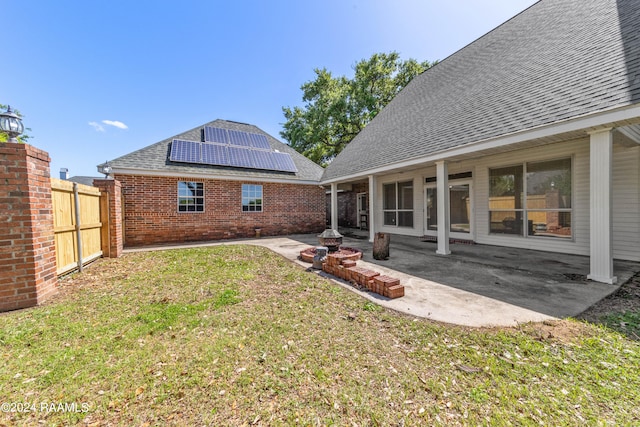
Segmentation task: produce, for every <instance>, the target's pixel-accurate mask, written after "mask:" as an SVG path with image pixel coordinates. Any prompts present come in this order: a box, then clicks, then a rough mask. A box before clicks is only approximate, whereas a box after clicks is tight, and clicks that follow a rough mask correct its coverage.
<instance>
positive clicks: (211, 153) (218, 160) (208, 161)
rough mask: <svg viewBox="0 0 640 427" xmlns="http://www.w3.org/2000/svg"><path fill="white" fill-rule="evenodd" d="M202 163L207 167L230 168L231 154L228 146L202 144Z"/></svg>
mask: <svg viewBox="0 0 640 427" xmlns="http://www.w3.org/2000/svg"><path fill="white" fill-rule="evenodd" d="M201 145H202V163H204V164H205V165H218V166H229V153H228V151H227V146H226V145H221V144H207V143H206V142H203V143H202V144H201Z"/></svg>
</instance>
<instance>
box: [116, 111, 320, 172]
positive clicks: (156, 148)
mask: <svg viewBox="0 0 640 427" xmlns="http://www.w3.org/2000/svg"><path fill="white" fill-rule="evenodd" d="M205 126H214V127H219V128H225V129H232V130H238V131H243V132H250V133H258V134H262V135H265V136H266V137H267V140H268V141H269V145H271V148H272V149H275V150H278V151H280V152H282V153H289V154H290V155H291V158H292V159H293V162H294V163H295V165H296V168H297V169H298V172H296V173H289V172H278V171H268V170H256V169H244V168H234V167H225V166H212V165H201V164H188V163H179V162H172V161H169V147H170V144H171V141H172V140H173V139H186V140H189V141H200V140H201V130H202V129H203V128H204V127H205ZM109 163H110V165H111V167H112V168H113V169H114V172H116V173H119V172H118V169H137V170H145V171H148V172H163V173H175V174H205V175H206V174H210V175H215V176H228V177H243V178H251V179H256V180H259V179H278V180H290V181H293V182H295V181H319V180H320V177H321V176H322V172H323V168H322V167H320V166H318V165H317V164H316V163H314V162H312V161H311V160H309V159H307V158H306V157H304V156H303V155H302V154H300V153H298V152H297V151H295V150H294V149H293V148H291V147H289V146H288V145H286V144H284V143H282V142H280V141H278V140H277V139H275V138H273V137H272V136H271V135H269V134H268V133H266V132H264V131H263V130H261V129H260V128H258V127H256V126H253V125H250V124H246V123H238V122H232V121H227V120H214V121H212V122H209V123H205V124H203V125H201V126H198V127H195V128H193V129H191V130H188V131H186V132H183V133H180V134H178V135H175V136H172V137H170V138H167V139H164V140H162V141H160V142H157V143H155V144H152V145H149V146H147V147H144V148H142V149H140V150H137V151H134V152H132V153H129V154H126V155H124V156H122V157H118V158H117V159H114V160H111V161H110V162H109Z"/></svg>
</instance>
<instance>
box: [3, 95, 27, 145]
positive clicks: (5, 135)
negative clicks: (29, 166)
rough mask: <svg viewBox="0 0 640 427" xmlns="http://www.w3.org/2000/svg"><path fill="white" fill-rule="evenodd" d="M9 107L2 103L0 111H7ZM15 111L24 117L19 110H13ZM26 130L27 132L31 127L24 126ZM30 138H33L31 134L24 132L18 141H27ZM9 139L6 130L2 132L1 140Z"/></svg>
mask: <svg viewBox="0 0 640 427" xmlns="http://www.w3.org/2000/svg"><path fill="white" fill-rule="evenodd" d="M7 107H8V105H4V104H0V112H4V111H7ZM13 112H14V113H16V114H17V115H18V117H20V118H22V114H20V112H19V111H18V110H13ZM24 130H25V132H26V131H30V130H31V128H24ZM29 138H31V136H30V135H28V134H27V133H23V134H22V135H20V136H19V137H18V142H22V143H25V142H27V140H28V139H29ZM7 139H8V137H7V134H6V133H4V132H0V142H7Z"/></svg>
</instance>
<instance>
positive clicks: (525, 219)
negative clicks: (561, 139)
mask: <svg viewBox="0 0 640 427" xmlns="http://www.w3.org/2000/svg"><path fill="white" fill-rule="evenodd" d="M562 160H569V162H570V171H569V173H570V175H571V177H570V179H571V195H570V200H571V202H570V203H571V204H570V206H571V207H570V208H528V207H527V205H528V203H527V198H528V197H529V195H528V191H527V188H528V185H527V184H528V183H527V180H528V177H527V166H528V165H530V164H538V163H550V162H555V161H562ZM520 165H522V208H520V209H491V208H489V211H488V215H487V217H488V220H489V234H490V235H493V236H504V237H515V238H522V237H524V238H527V239H549V240H560V241H574V240H575V228H574V224H575V212H574V210H575V209H574V207H575V191H574V188H575V176H574V174H575V161H574V158H573V156H569V157H555V158H551V159H541V160H528V161H525V162H522V163H513V164H511V165H503V166H495V167H490V168H489V173H488V176H489V180H491V170H492V169H504V168H508V167H514V166H520ZM490 194H491V182H489V197H491V196H490ZM514 211H515V212H522V225H521V229H522V232H521V233H519V234H511V233H495V232H491V223H490V222H491V213H492V212H514ZM529 212H559V213H560V212H568V213H569V214H570V216H571V235H570V236H569V237H559V236H544V235H537V236H536V235H529V232H528V230H529V227H528V219H529ZM534 226H535V225H534Z"/></svg>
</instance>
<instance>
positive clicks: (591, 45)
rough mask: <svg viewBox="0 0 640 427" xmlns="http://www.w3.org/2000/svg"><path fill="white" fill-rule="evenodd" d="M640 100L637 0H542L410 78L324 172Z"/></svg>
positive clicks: (332, 174) (351, 170) (363, 167)
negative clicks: (409, 81)
mask: <svg viewBox="0 0 640 427" xmlns="http://www.w3.org/2000/svg"><path fill="white" fill-rule="evenodd" d="M639 101H640V1H639V0H541V1H539V2H538V3H536V4H534V5H533V6H531V7H530V8H528V9H526V10H525V11H523V12H521V13H520V14H518V15H516V16H515V17H514V18H512V19H511V20H509V21H507V22H506V23H504V24H502V25H501V26H499V27H497V28H496V29H494V30H493V31H491V32H489V33H487V34H486V35H484V36H483V37H481V38H479V39H478V40H476V41H474V42H473V43H471V44H469V45H468V46H466V47H465V48H463V49H461V50H460V51H458V52H456V53H455V54H453V55H451V56H450V57H448V58H446V59H445V60H443V61H441V62H440V63H438V64H437V65H435V66H434V67H432V68H431V69H429V70H427V71H425V72H424V73H422V74H420V75H419V76H417V77H416V78H414V79H413V81H412V82H411V83H409V84H408V85H407V86H406V87H405V88H404V89H403V90H402V91H401V92H400V93H399V94H398V95H397V96H396V97H395V99H394V100H393V101H392V102H390V103H389V104H388V105H387V107H386V108H385V109H383V110H382V111H381V112H380V113H379V114H378V116H377V117H376V118H375V119H374V120H372V121H371V123H369V125H367V126H366V127H365V129H364V130H363V131H361V132H360V134H358V135H357V136H356V137H355V138H354V139H353V141H352V142H351V143H349V145H347V147H346V148H345V149H344V151H343V152H342V153H341V154H340V155H338V156H337V157H336V158H335V159H334V161H333V162H332V163H331V164H330V165H329V166H328V168H327V169H326V170H325V173H324V176H323V180H331V179H337V178H340V177H343V176H348V175H352V174H358V173H363V174H364V173H365V172H366V171H367V170H371V169H374V168H378V167H383V166H385V165H388V164H392V163H396V162H401V161H405V160H409V159H414V158H420V157H423V156H428V155H432V154H435V153H438V152H440V151H443V150H447V149H450V148H454V147H458V146H463V145H466V144H470V143H474V142H478V141H482V140H485V139H488V138H494V137H499V136H501V135H506V134H510V133H513V132H516V131H522V130H526V129H529V128H533V127H537V126H541V125H546V124H552V123H556V122H558V121H562V120H566V119H569V118H572V117H577V116H582V115H586V114H589V113H594V112H598V111H603V110H607V109H611V108H614V107H621V106H626V105H631V104H636V103H638V102H639Z"/></svg>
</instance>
